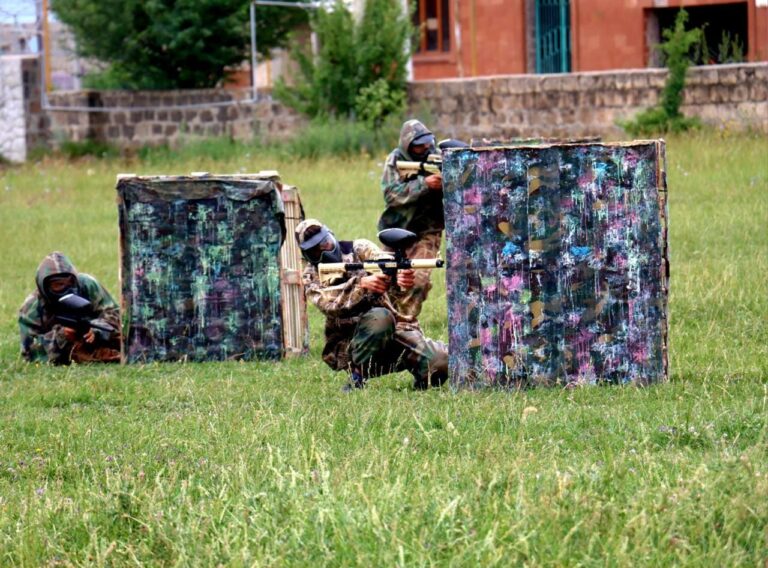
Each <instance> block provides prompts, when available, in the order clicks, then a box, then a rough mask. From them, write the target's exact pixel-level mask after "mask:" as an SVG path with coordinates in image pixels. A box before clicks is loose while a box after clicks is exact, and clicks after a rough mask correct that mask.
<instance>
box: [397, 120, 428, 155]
mask: <svg viewBox="0 0 768 568" xmlns="http://www.w3.org/2000/svg"><path fill="white" fill-rule="evenodd" d="M424 134H432V132H431V131H430V130H429V128H427V127H426V126H424V124H422V123H421V121H419V120H416V119H415V118H413V119H411V120H407V121H406V122H405V123H404V124H403V127H402V128H401V129H400V146H399V149H400V153H401V154H402V155H403V156H404V157H405V158H406V159H408V160H413V159H414V157H413V156H411V154H410V153H409V152H408V149H409V148H410V146H411V143H412V142H413V141H414V140H415V139H416V138H418V137H419V136H423V135H424Z"/></svg>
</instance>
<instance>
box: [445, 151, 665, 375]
mask: <svg viewBox="0 0 768 568" xmlns="http://www.w3.org/2000/svg"><path fill="white" fill-rule="evenodd" d="M664 156H665V155H664V142H663V141H662V140H656V141H636V142H631V143H614V144H608V143H606V144H603V143H594V144H584V143H577V144H570V143H562V144H557V143H555V144H546V143H544V144H536V145H528V146H523V145H520V146H501V147H478V148H468V149H457V150H450V151H448V152H446V153H445V154H444V158H443V179H444V205H445V216H446V237H447V239H446V240H447V272H446V278H447V292H448V318H449V350H450V363H449V365H450V373H451V383H452V385H453V387H454V388H481V387H486V386H504V387H524V386H534V385H542V386H556V385H576V384H594V383H601V382H607V383H619V384H622V383H635V384H649V383H654V382H658V381H662V380H665V379H666V377H667V372H668V363H667V360H668V358H667V329H668V325H667V314H668V310H667V298H668V284H669V264H668V254H667V200H666V194H667V193H666V191H667V190H666V176H665V157H664Z"/></svg>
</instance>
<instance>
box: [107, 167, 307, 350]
mask: <svg viewBox="0 0 768 568" xmlns="http://www.w3.org/2000/svg"><path fill="white" fill-rule="evenodd" d="M284 190H285V191H284ZM117 195H118V211H119V217H120V219H119V221H120V257H121V261H120V269H121V272H120V280H121V288H122V312H123V350H122V351H123V362H127V363H134V362H150V361H179V360H188V361H215V360H227V359H245V360H250V359H279V358H281V357H283V356H284V355H285V354H287V353H294V352H303V351H305V350H306V307H305V305H304V303H303V295H301V296H300V298H299V300H297V301H294V300H295V298H292V295H295V294H291V293H286V290H287V289H286V284H290V282H285V281H286V280H289V281H290V280H296V283H295V285H296V286H300V282H298V278H295V279H291V278H286V274H287V275H289V276H290V275H291V274H293V273H294V272H295V273H298V269H299V266H298V263H299V258H298V255H297V254H296V255H291V254H290V251H288V252H286V251H285V250H283V254H282V255H281V245H282V244H283V241H284V240H285V235H286V215H285V212H286V208H285V207H284V204H283V201H284V200H286V201H296V202H298V194H297V193H296V191H295V188H284V187H283V186H282V184H281V183H280V178H279V176H278V175H277V172H260V173H258V174H252V175H238V176H215V175H208V174H193V175H191V176H152V177H139V176H134V175H120V176H118V182H117ZM286 197H288V199H286ZM289 209H291V208H289ZM292 209H296V210H297V211H300V205H299V206H298V208H296V207H293V208H292ZM293 216H297V215H293ZM288 221H289V224H295V223H296V222H298V221H300V219H293V218H292V216H291V215H290V214H289V219H288ZM292 244H293V239H288V240H287V241H286V245H287V246H290V245H292ZM285 248H286V247H283V249H285ZM294 256H295V259H294V260H295V263H296V266H295V267H293V266H289V265H287V264H290V262H291V259H292V258H293V257H294ZM281 285H282V287H283V290H281ZM289 304H290V305H289ZM295 322H298V323H299V325H300V326H301V324H302V322H303V325H304V329H303V330H298V331H297V330H296V329H289V328H290V327H291V325H293V327H294V328H295ZM296 343H298V344H296Z"/></svg>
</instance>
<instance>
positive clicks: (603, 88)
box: [409, 63, 768, 139]
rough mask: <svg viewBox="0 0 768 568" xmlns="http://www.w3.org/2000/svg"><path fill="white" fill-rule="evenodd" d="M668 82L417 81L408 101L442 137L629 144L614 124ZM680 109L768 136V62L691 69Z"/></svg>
mask: <svg viewBox="0 0 768 568" xmlns="http://www.w3.org/2000/svg"><path fill="white" fill-rule="evenodd" d="M666 77H667V71H666V70H664V69H637V70H628V71H613V72H596V73H572V74H568V75H508V76H498V77H483V78H474V79H451V80H441V81H417V82H414V83H411V85H410V87H409V98H410V101H411V105H412V108H413V109H414V112H415V113H418V111H419V109H421V108H425V107H426V108H428V109H430V110H431V114H432V122H431V124H430V127H431V128H433V129H434V130H435V131H436V132H437V133H439V135H440V137H447V136H453V137H458V138H463V139H470V138H493V139H505V138H520V137H523V138H528V137H547V138H551V137H560V138H573V137H584V136H602V137H604V138H624V137H626V135H625V134H624V133H623V131H622V130H621V129H620V128H618V127H617V126H616V121H617V120H620V119H627V118H631V117H633V116H634V115H635V114H636V113H637V112H639V111H641V110H643V109H645V108H647V107H649V106H652V105H655V104H656V103H658V102H659V96H660V93H661V90H662V88H663V86H664V82H665V80H666ZM682 110H683V112H684V113H685V114H686V115H688V116H698V117H700V118H701V119H702V120H703V121H704V122H705V123H708V124H712V125H715V126H727V127H729V128H733V129H740V130H743V129H747V128H751V129H754V130H758V131H761V132H766V133H768V63H752V64H741V65H712V66H705V67H693V68H691V69H689V71H688V79H687V83H686V88H685V92H684V106H683V108H682Z"/></svg>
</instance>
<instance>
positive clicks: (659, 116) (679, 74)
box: [620, 9, 702, 136]
mask: <svg viewBox="0 0 768 568" xmlns="http://www.w3.org/2000/svg"><path fill="white" fill-rule="evenodd" d="M687 21H688V13H687V12H686V11H685V10H683V9H681V10H680V11H679V12H678V14H677V18H675V27H674V28H673V29H670V30H664V39H665V40H666V41H664V42H662V43H661V44H660V45H659V46H658V48H659V49H660V50H661V52H662V53H663V54H664V61H665V65H666V67H667V68H668V69H669V75H668V76H667V81H666V83H665V84H664V88H663V89H662V92H661V102H660V104H659V105H657V106H655V107H651V108H649V109H646V110H645V111H643V112H641V113H640V114H638V115H637V116H636V117H635V118H634V119H633V120H629V121H627V122H622V123H620V126H621V127H622V128H624V130H626V131H627V132H628V133H629V134H632V135H633V136H636V135H654V134H658V133H665V132H680V131H684V130H688V129H690V128H693V127H696V126H698V124H699V121H698V120H697V119H696V118H687V117H685V116H683V113H682V112H680V106H681V105H682V103H683V89H684V88H685V75H686V72H687V71H688V67H689V66H690V64H691V56H690V52H691V48H692V47H694V46H696V45H698V44H700V42H701V36H702V31H701V29H699V28H695V29H692V30H686V29H685V24H686V22H687Z"/></svg>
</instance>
